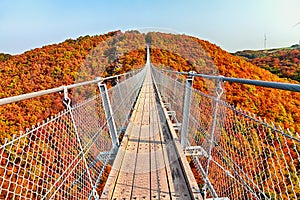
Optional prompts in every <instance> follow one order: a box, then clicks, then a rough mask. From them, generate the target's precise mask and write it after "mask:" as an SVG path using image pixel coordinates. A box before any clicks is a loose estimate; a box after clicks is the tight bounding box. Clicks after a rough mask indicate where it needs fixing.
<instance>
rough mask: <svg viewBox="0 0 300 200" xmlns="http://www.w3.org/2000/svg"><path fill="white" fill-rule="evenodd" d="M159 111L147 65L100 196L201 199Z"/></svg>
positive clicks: (116, 199) (114, 199) (160, 110)
mask: <svg viewBox="0 0 300 200" xmlns="http://www.w3.org/2000/svg"><path fill="white" fill-rule="evenodd" d="M162 114H163V111H162V109H161V108H160V104H159V98H158V97H157V94H156V92H155V88H154V85H153V81H152V78H151V72H150V67H149V66H148V67H147V72H146V77H145V80H144V84H143V86H142V88H141V92H140V95H139V97H138V100H137V103H136V105H135V109H134V111H133V114H132V117H131V119H130V123H129V125H128V127H127V130H126V133H125V135H124V138H123V141H122V142H121V144H120V147H119V150H118V153H117V156H116V159H115V161H114V164H113V167H112V170H111V173H110V175H109V177H108V180H107V183H106V185H105V188H104V191H103V193H102V196H101V199H113V200H118V199H122V200H125V199H201V197H200V194H199V189H198V186H197V184H196V182H195V179H194V177H191V170H190V168H189V166H187V165H188V164H187V161H186V158H185V156H184V155H183V154H181V156H184V157H183V158H179V156H178V155H179V154H178V153H176V152H178V151H177V150H176V149H175V148H178V146H176V145H174V142H173V140H172V139H171V138H172V136H171V133H169V131H167V128H166V127H164V126H167V125H168V124H167V123H166V122H164V123H162V121H163V120H165V119H162V117H161V116H162ZM181 152H182V150H181ZM181 159H185V160H183V162H184V164H182V162H181ZM182 166H183V167H182ZM183 168H188V169H183ZM187 170H189V171H188V172H186V171H187ZM189 179H191V180H189ZM190 182H191V183H190ZM195 191H196V192H195Z"/></svg>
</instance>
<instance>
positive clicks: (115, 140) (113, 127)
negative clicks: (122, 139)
mask: <svg viewBox="0 0 300 200" xmlns="http://www.w3.org/2000/svg"><path fill="white" fill-rule="evenodd" d="M98 87H99V90H100V94H101V97H102V103H103V107H104V111H105V116H106V119H107V123H108V128H109V134H110V137H111V140H112V145H113V148H118V147H119V140H118V133H117V129H116V124H115V120H114V118H113V113H112V108H111V104H110V100H109V96H108V92H107V88H106V85H105V84H101V83H98Z"/></svg>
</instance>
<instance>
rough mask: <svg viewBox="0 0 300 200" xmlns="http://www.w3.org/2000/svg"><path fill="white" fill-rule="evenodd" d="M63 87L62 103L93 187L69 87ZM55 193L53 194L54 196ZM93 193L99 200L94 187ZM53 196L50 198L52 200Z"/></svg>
mask: <svg viewBox="0 0 300 200" xmlns="http://www.w3.org/2000/svg"><path fill="white" fill-rule="evenodd" d="M62 87H63V94H64V97H63V100H62V102H63V104H64V105H65V106H66V108H67V110H68V111H69V113H70V116H71V120H72V123H73V127H74V131H75V134H76V139H77V141H78V144H79V148H80V152H81V154H82V159H83V162H84V165H85V168H86V169H85V171H86V172H87V174H88V178H89V182H90V184H91V186H93V181H92V177H91V174H90V170H89V166H88V163H87V161H86V158H85V156H84V154H85V152H84V150H83V146H82V144H81V140H80V137H79V134H78V131H77V126H76V122H75V119H74V115H73V112H72V110H73V109H72V107H71V99H70V97H69V95H68V87H66V86H62ZM84 173H85V172H84ZM49 191H51V190H49ZM55 193H56V192H55ZM55 193H53V194H52V196H53V195H54V194H55ZM91 193H93V196H94V198H96V199H97V198H99V197H98V194H97V191H96V190H95V189H94V187H93V190H92V191H91ZM52 196H51V197H50V199H51V198H52Z"/></svg>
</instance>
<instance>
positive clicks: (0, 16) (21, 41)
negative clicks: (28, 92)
mask: <svg viewBox="0 0 300 200" xmlns="http://www.w3.org/2000/svg"><path fill="white" fill-rule="evenodd" d="M299 21H300V0H0V52H4V53H10V54H18V53H22V52H24V51H27V50H30V49H33V48H36V47H41V46H44V45H47V44H52V43H58V42H62V41H64V40H65V39H68V38H77V37H79V36H83V35H87V34H89V35H95V34H103V33H106V32H109V31H113V30H118V29H120V30H122V31H126V30H132V29H141V28H144V27H156V28H161V29H170V30H173V31H174V32H177V33H185V34H187V35H193V36H196V37H198V38H201V39H206V40H209V41H211V42H212V43H215V44H217V45H218V46H221V47H222V48H223V49H225V50H228V51H231V52H233V51H236V50H242V49H262V48H263V47H264V34H265V33H266V34H267V47H269V48H271V47H283V46H290V45H292V44H296V43H298V42H299V40H300V25H297V26H294V25H295V24H297V23H298V22H299Z"/></svg>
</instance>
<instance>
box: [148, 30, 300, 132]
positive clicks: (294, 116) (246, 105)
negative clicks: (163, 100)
mask: <svg viewBox="0 0 300 200" xmlns="http://www.w3.org/2000/svg"><path fill="white" fill-rule="evenodd" d="M146 39H147V40H148V42H151V44H152V52H151V55H152V57H151V59H152V62H153V63H154V64H156V65H157V66H161V67H166V66H170V67H171V68H173V69H174V70H177V71H190V70H194V71H196V72H198V73H202V74H215V75H223V76H227V77H238V78H246V79H256V80H265V81H275V82H290V81H288V80H286V79H283V78H279V77H278V76H277V75H274V74H272V73H271V72H269V71H267V70H264V69H262V68H260V67H257V66H256V65H253V64H251V63H250V62H247V61H246V60H245V59H243V58H240V57H238V56H233V55H231V54H230V53H228V52H226V51H224V50H222V49H221V48H220V47H218V46H216V45H214V44H211V43H210V42H208V41H204V40H200V39H198V38H195V37H191V36H186V35H173V34H164V33H149V34H148V35H147V38H146ZM294 83H296V82H295V81H294ZM210 85H211V84H210V82H208V81H207V80H204V79H201V78H196V81H195V83H194V87H195V88H197V89H199V90H201V91H204V92H206V93H207V92H210V93H212V92H213V90H212V89H213V88H209V87H211V86H210ZM225 89H226V92H225V95H224V98H226V101H228V102H229V103H230V104H232V105H235V106H237V107H239V108H242V109H244V110H247V111H250V112H251V113H254V114H256V115H258V116H260V117H263V118H266V119H268V120H269V121H273V122H275V123H277V124H280V125H281V126H282V127H284V128H289V129H290V130H291V131H292V132H294V131H297V132H300V115H299V113H300V109H299V106H300V94H299V93H295V92H288V91H282V90H275V89H268V88H262V87H255V86H250V85H242V84H236V83H226V84H225Z"/></svg>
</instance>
